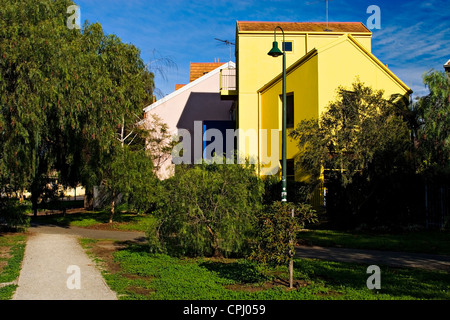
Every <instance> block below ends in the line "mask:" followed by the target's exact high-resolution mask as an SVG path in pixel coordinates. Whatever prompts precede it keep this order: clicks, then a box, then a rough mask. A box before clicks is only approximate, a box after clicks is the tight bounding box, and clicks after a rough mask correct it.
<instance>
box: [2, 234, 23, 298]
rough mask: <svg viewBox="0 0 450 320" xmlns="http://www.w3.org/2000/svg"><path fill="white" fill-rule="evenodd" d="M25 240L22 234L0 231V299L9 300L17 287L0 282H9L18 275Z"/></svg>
mask: <svg viewBox="0 0 450 320" xmlns="http://www.w3.org/2000/svg"><path fill="white" fill-rule="evenodd" d="M25 240H26V237H25V235H23V234H1V233H0V300H10V299H11V298H12V296H13V294H14V292H15V290H16V288H17V285H15V284H9V285H6V286H4V285H1V284H7V283H11V282H13V281H15V280H16V279H17V278H18V277H19V274H20V268H21V264H22V260H23V255H24V251H25Z"/></svg>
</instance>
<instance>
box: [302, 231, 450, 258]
mask: <svg viewBox="0 0 450 320" xmlns="http://www.w3.org/2000/svg"><path fill="white" fill-rule="evenodd" d="M299 239H300V242H301V243H303V244H307V245H317V246H324V247H345V248H355V249H373V250H388V251H401V252H415V253H429V254H441V255H450V232H448V231H447V232H444V231H442V232H439V231H429V232H428V231H415V232H404V233H397V234H386V233H367V232H364V233H363V232H342V231H332V230H305V231H303V232H301V233H300V235H299Z"/></svg>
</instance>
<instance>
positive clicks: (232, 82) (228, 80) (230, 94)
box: [220, 68, 237, 100]
mask: <svg viewBox="0 0 450 320" xmlns="http://www.w3.org/2000/svg"><path fill="white" fill-rule="evenodd" d="M220 97H221V99H222V100H235V99H236V98H237V87H236V69H235V68H226V69H222V70H220Z"/></svg>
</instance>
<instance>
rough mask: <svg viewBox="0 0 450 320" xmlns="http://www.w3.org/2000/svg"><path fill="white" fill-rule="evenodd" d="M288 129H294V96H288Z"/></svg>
mask: <svg viewBox="0 0 450 320" xmlns="http://www.w3.org/2000/svg"><path fill="white" fill-rule="evenodd" d="M286 128H294V94H293V93H292V94H287V95H286Z"/></svg>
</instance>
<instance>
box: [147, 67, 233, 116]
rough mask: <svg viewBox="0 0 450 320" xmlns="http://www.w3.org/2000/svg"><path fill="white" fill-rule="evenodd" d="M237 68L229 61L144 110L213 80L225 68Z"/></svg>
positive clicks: (148, 109)
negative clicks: (201, 83)
mask: <svg viewBox="0 0 450 320" xmlns="http://www.w3.org/2000/svg"><path fill="white" fill-rule="evenodd" d="M229 67H232V68H236V64H235V63H234V62H233V61H229V62H227V63H224V64H223V65H221V66H220V67H218V68H216V69H214V70H212V71H210V72H208V73H207V74H205V75H203V76H201V77H200V78H198V79H196V80H195V81H192V82H190V83H188V84H187V85H185V86H184V87H182V88H180V89H178V90H175V91H174V92H172V93H171V94H168V95H167V96H165V97H164V98H162V99H161V100H158V101H156V102H155V103H152V104H151V105H149V106H147V107H145V108H144V112H148V111H150V110H152V109H154V108H156V107H157V106H159V105H160V104H162V103H164V102H166V101H168V100H170V99H172V98H174V97H176V96H178V95H179V94H181V93H183V92H185V91H187V90H189V89H191V88H192V87H195V86H196V85H197V84H199V83H200V82H202V81H205V80H206V79H209V78H211V77H212V76H214V75H216V74H217V73H219V72H220V70H222V69H225V68H229ZM219 89H220V88H217V92H219Z"/></svg>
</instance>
